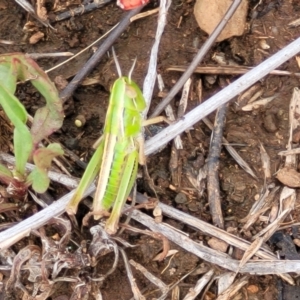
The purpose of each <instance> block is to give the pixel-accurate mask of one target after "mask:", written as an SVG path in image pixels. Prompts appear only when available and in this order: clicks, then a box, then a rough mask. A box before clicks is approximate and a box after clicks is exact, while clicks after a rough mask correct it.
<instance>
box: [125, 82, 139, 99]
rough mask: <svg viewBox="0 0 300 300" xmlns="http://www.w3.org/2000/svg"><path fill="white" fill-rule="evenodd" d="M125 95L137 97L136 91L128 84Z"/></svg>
mask: <svg viewBox="0 0 300 300" xmlns="http://www.w3.org/2000/svg"><path fill="white" fill-rule="evenodd" d="M125 93H126V96H128V97H129V98H136V96H137V93H136V90H135V89H134V88H133V87H132V86H130V85H128V84H126V88H125Z"/></svg>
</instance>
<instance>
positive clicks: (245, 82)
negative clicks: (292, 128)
mask: <svg viewBox="0 0 300 300" xmlns="http://www.w3.org/2000/svg"><path fill="white" fill-rule="evenodd" d="M299 49H300V38H298V39H296V40H295V41H293V42H292V43H290V44H289V45H287V46H286V47H285V48H283V49H281V50H280V51H278V52H277V53H276V54H274V55H273V56H271V57H270V58H268V59H266V60H265V61H264V62H262V63H261V64H260V65H258V66H257V67H255V68H253V69H252V70H251V71H249V72H248V73H246V74H245V75H243V76H241V77H240V78H239V79H237V80H236V81H235V82H233V83H231V84H230V85H228V86H227V87H225V88H224V89H222V90H221V91H220V92H219V93H217V94H215V95H214V96H212V97H211V98H210V99H208V100H207V101H205V102H204V103H202V104H201V105H199V106H197V107H196V108H195V109H193V110H192V111H190V112H189V113H187V114H186V115H185V116H184V117H183V118H182V119H180V120H178V121H177V122H176V123H175V124H171V125H169V126H168V127H167V128H165V129H164V130H162V131H161V132H160V133H158V134H157V135H156V136H154V137H153V138H151V139H149V140H148V141H146V144H145V154H146V155H149V154H151V153H153V152H155V151H157V150H158V149H159V148H160V147H161V146H163V145H165V144H166V143H168V142H169V141H170V140H172V139H173V138H174V137H175V136H176V135H178V134H180V133H182V132H183V131H185V130H187V129H188V128H190V127H192V126H193V125H194V124H195V123H197V122H198V121H200V120H201V119H203V118H204V117H206V116H208V115H209V114H210V113H212V112H213V111H214V110H216V109H217V108H218V107H219V106H220V105H222V104H225V103H227V102H228V101H229V100H231V99H232V98H234V97H235V96H237V95H238V94H240V93H242V92H243V91H245V90H246V89H247V88H249V87H250V86H252V85H253V84H254V83H255V82H257V81H259V80H261V79H262V78H263V77H265V76H266V75H267V74H269V73H270V71H272V70H274V69H276V68H278V67H279V66H280V65H281V64H283V63H284V62H285V61H287V60H289V59H290V58H292V57H293V56H295V55H296V54H297V53H298V52H299ZM183 83H184V82H183Z"/></svg>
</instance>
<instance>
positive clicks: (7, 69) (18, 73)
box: [0, 53, 64, 196]
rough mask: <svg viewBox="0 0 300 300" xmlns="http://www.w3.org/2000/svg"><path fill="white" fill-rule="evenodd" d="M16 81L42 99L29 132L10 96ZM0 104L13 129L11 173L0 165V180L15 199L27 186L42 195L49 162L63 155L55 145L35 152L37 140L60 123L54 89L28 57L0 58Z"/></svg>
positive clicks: (23, 112) (20, 106) (19, 105)
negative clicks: (32, 167)
mask: <svg viewBox="0 0 300 300" xmlns="http://www.w3.org/2000/svg"><path fill="white" fill-rule="evenodd" d="M18 80H21V81H26V80H30V82H31V83H32V85H33V86H34V87H35V88H36V89H37V90H38V91H39V92H40V93H41V94H42V96H43V97H44V98H45V100H46V105H45V106H44V107H41V108H39V109H38V110H37V111H36V113H35V115H34V119H33V123H32V126H31V129H30V130H29V129H28V127H27V126H26V122H27V118H28V114H27V111H26V109H25V107H24V106H23V104H22V103H21V102H20V101H19V99H18V98H17V97H16V96H15V95H14V94H15V91H16V87H17V81H18ZM0 105H1V106H2V108H3V110H4V112H5V113H6V115H7V117H8V118H9V119H10V121H11V122H12V124H13V126H14V137H13V140H14V154H15V159H16V167H15V169H14V170H13V171H11V170H9V169H8V168H6V167H5V166H3V165H0V180H1V181H2V182H4V183H5V184H7V185H9V187H10V189H11V191H12V192H13V194H15V195H18V196H23V195H24V193H25V192H26V190H27V188H28V186H29V185H31V184H32V185H33V188H34V190H35V191H37V192H39V193H43V192H45V191H46V190H47V188H48V185H49V178H48V176H47V170H48V168H49V167H50V164H51V160H52V158H53V157H55V156H57V155H61V154H62V153H63V151H62V149H61V148H60V146H59V145H58V144H52V145H49V146H48V148H40V149H38V144H39V143H40V141H41V140H42V139H44V138H45V137H47V136H49V135H50V134H51V133H53V132H54V131H56V130H58V129H59V128H60V127H61V126H62V123H63V119H64V114H63V107H62V102H61V100H60V98H59V95H58V92H57V89H56V88H55V86H54V84H53V83H52V82H51V80H50V79H49V77H48V76H47V74H46V73H45V72H44V71H43V70H42V69H41V68H40V67H39V66H38V65H37V64H36V63H35V62H34V61H33V60H32V59H31V58H30V57H28V56H26V55H24V54H22V53H13V54H5V55H0ZM31 160H33V161H34V162H35V165H36V169H35V170H34V171H33V172H32V174H30V175H31V176H30V175H29V176H27V174H26V172H25V166H26V163H27V162H28V161H31Z"/></svg>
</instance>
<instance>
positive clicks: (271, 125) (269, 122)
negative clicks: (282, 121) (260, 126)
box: [264, 114, 278, 133]
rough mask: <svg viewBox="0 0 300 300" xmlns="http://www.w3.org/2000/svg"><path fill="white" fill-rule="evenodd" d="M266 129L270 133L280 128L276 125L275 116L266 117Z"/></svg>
mask: <svg viewBox="0 0 300 300" xmlns="http://www.w3.org/2000/svg"><path fill="white" fill-rule="evenodd" d="M264 127H265V129H266V130H267V131H268V132H270V133H273V132H275V131H277V129H278V128H277V125H276V120H275V116H274V115H273V114H268V115H266V116H265V118H264Z"/></svg>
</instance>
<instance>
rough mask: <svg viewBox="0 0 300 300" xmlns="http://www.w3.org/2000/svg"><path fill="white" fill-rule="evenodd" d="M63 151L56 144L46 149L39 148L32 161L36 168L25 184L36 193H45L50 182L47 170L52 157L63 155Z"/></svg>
mask: <svg viewBox="0 0 300 300" xmlns="http://www.w3.org/2000/svg"><path fill="white" fill-rule="evenodd" d="M63 154H64V151H63V150H62V148H61V146H60V145H59V144H57V143H53V144H50V145H49V146H48V147H47V148H39V149H37V150H36V151H35V152H34V154H33V161H34V164H35V166H36V168H35V169H34V170H33V171H32V172H31V173H30V174H29V176H28V177H27V183H31V184H32V188H33V189H34V190H35V191H36V192H38V193H44V192H46V190H47V188H48V186H49V183H50V180H49V178H48V170H49V168H50V166H51V162H52V160H53V158H54V157H56V156H59V155H63Z"/></svg>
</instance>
